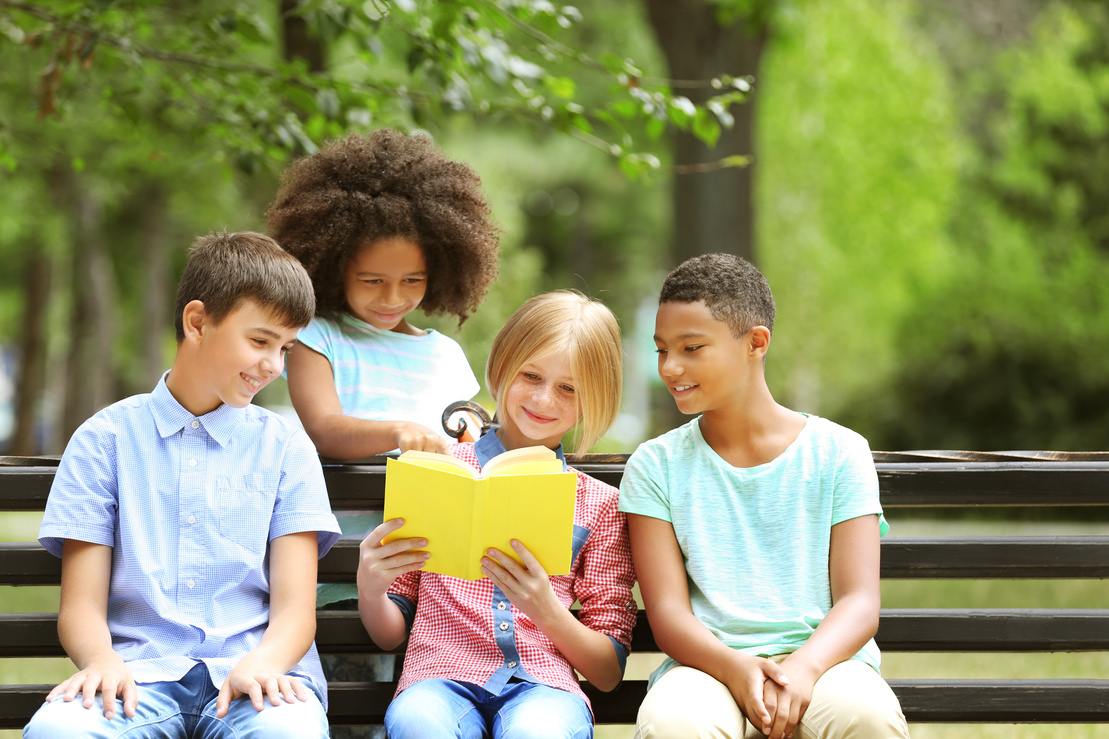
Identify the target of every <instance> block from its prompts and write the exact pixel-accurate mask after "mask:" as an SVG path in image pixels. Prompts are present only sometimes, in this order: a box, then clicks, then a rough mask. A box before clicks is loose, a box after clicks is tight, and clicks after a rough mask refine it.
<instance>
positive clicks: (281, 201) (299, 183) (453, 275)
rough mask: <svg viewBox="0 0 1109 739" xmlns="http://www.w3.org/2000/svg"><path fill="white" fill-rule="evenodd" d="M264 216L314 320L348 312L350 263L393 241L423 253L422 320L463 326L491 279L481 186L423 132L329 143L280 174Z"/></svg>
mask: <svg viewBox="0 0 1109 739" xmlns="http://www.w3.org/2000/svg"><path fill="white" fill-rule="evenodd" d="M266 219H267V221H268V223H269V228H270V232H271V234H272V236H273V237H274V239H275V240H276V241H277V243H279V244H280V245H281V246H282V247H283V248H284V249H285V250H286V251H288V252H289V253H290V254H292V255H293V256H295V257H296V258H297V259H299V260H300V262H301V264H303V265H304V268H305V269H306V270H307V271H308V274H309V276H310V277H311V278H312V285H313V286H314V288H315V291H316V314H317V315H321V314H325V313H331V312H337V311H345V310H347V303H346V297H345V295H344V291H343V277H344V274H345V272H346V268H347V264H348V263H349V262H350V260H351V259H352V258H353V257H354V256H355V254H357V253H358V250H359V248H361V247H362V246H364V245H366V244H373V243H375V242H377V241H380V240H382V239H386V238H390V237H395V236H399V237H403V238H406V239H411V240H412V241H415V242H416V243H417V244H419V246H420V248H421V249H422V250H423V253H424V259H425V260H426V261H427V274H428V281H427V292H426V293H425V295H424V299H423V301H422V302H421V303H420V309H421V310H423V311H424V312H425V313H428V314H433V315H444V314H448V315H454V316H457V317H458V321H459V324H461V323H462V322H463V321H465V320H466V318H467V317H468V316H469V315H470V314H471V313H472V312H473V311H474V310H476V309H477V307H478V305H479V304H480V303H481V301H482V300H483V299H484V298H485V293H486V292H487V291H488V290H489V286H490V285H491V284H492V283H493V280H495V279H496V277H497V253H498V247H499V238H498V235H499V229H498V227H497V226H496V224H495V223H494V222H493V220H492V218H491V215H490V209H489V205H488V203H487V202H486V200H485V196H484V194H483V193H482V191H481V179H480V178H479V177H478V176H477V173H475V172H474V170H473V169H471V168H470V167H469V166H468V165H466V164H463V163H461V162H456V161H452V160H450V159H448V158H447V157H446V156H444V154H443V153H442V151H440V150H439V149H438V148H437V147H436V146H435V144H434V143H433V142H432V141H431V139H430V138H429V137H427V136H424V135H418V134H417V135H406V134H404V133H402V132H400V131H394V130H389V129H382V130H378V131H374V132H373V133H372V134H370V135H369V136H362V135H359V134H356V133H351V134H348V135H347V136H345V137H343V138H340V139H335V140H333V141H330V142H328V143H327V144H326V145H324V146H323V148H321V149H320V150H319V151H318V152H316V153H315V154H312V155H311V156H307V157H305V158H303V159H300V160H299V161H297V162H294V163H293V164H292V165H290V166H289V167H288V169H286V170H285V172H284V173H282V175H281V189H280V190H279V191H278V193H277V198H276V199H275V200H274V202H273V203H272V204H271V205H270V207H269V209H268V210H267V212H266Z"/></svg>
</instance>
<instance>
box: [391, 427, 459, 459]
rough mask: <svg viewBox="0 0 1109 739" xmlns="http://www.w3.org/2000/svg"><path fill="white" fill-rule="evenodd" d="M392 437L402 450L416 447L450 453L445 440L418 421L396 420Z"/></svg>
mask: <svg viewBox="0 0 1109 739" xmlns="http://www.w3.org/2000/svg"><path fill="white" fill-rule="evenodd" d="M393 438H394V440H395V441H396V444H397V449H400V450H401V451H402V452H407V451H408V450H409V449H416V450H418V451H421V452H438V453H439V454H450V449H448V448H447V442H445V441H443V437H442V436H440V435H439V434H437V433H435V432H434V431H432V430H431V429H429V428H428V427H427V426H421V425H420V424H418V423H407V422H404V421H398V422H397V423H396V425H395V428H394V431H393Z"/></svg>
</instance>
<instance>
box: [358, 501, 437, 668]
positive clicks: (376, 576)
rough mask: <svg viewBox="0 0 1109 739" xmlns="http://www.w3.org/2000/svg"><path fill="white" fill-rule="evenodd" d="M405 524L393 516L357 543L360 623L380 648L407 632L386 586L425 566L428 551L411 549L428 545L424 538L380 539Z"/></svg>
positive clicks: (396, 641)
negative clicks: (389, 540)
mask: <svg viewBox="0 0 1109 739" xmlns="http://www.w3.org/2000/svg"><path fill="white" fill-rule="evenodd" d="M403 525H404V519H401V518H394V519H391V520H389V521H386V522H385V523H383V524H381V525H380V526H378V527H377V528H376V529H374V530H373V531H371V532H370V533H369V534H368V535H367V536H366V538H365V539H363V540H362V543H361V544H360V545H359V546H358V574H357V580H358V615H359V616H360V617H361V619H362V625H363V626H365V627H366V632H367V633H368V634H369V635H370V638H371V639H373V642H374V644H376V645H377V646H379V647H381V648H382V649H394V648H395V647H396V646H397V645H398V644H400V643H401V642H403V641H404V638H405V637H406V636H407V635H408V634H407V632H408V626H407V624H405V621H404V614H403V613H402V612H401V610H400V608H398V607H397V605H396V604H395V603H393V601H392V600H390V599H389V596H388V592H389V586H390V585H392V584H393V581H394V580H396V579H397V578H398V577H400V576H401V575H403V574H405V573H406V572H413V571H415V570H418V569H420V568H421V567H423V566H424V563H425V562H427V559H428V557H429V556H430V555H429V554H428V553H427V552H417V551H412V550H414V549H419V548H420V547H426V546H427V539H398V540H396V541H392V542H389V543H388V544H382V543H381V540H382V539H384V538H385V537H386V536H388V535H389V534H391V533H393V532H394V531H396V530H397V529H399V528H400V527H401V526H403Z"/></svg>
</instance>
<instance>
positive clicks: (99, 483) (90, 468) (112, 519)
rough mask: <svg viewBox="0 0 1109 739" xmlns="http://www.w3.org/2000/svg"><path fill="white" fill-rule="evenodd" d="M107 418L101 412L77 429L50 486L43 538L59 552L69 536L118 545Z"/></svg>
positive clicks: (113, 458) (44, 544) (42, 541)
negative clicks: (116, 541)
mask: <svg viewBox="0 0 1109 739" xmlns="http://www.w3.org/2000/svg"><path fill="white" fill-rule="evenodd" d="M107 426H108V422H107V421H106V420H105V419H103V418H101V417H98V416H94V417H93V418H90V419H89V420H87V421H85V422H84V423H83V424H81V426H80V427H79V428H78V429H77V431H76V432H74V434H73V436H72V437H71V438H70V440H69V443H68V444H66V448H65V453H64V454H63V455H62V460H61V462H60V463H59V464H58V471H57V472H56V473H55V475H54V481H53V483H52V484H51V486H50V496H49V497H48V498H47V500H46V512H45V513H44V514H43V517H42V526H41V527H40V528H39V536H38V539H39V543H40V544H41V545H42V547H43V548H44V549H46V551H48V552H50V553H51V554H53V555H54V556H56V557H60V556H62V542H63V540H65V539H74V540H76V541H87V542H91V543H93V544H104V545H106V546H110V547H111V546H115V525H116V518H117V510H118V506H119V496H118V486H117V484H116V452H115V445H114V443H113V435H112V433H111V429H110V428H108V427H107Z"/></svg>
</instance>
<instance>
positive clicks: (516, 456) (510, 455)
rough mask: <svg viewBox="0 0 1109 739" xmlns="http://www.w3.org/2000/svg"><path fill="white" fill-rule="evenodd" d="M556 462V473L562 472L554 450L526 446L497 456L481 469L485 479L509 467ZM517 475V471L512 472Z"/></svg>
mask: <svg viewBox="0 0 1109 739" xmlns="http://www.w3.org/2000/svg"><path fill="white" fill-rule="evenodd" d="M552 460H553V461H554V462H556V463H557V468H556V469H555V471H561V470H562V463H561V462H559V461H558V456H557V455H556V454H555V453H554V451H553V450H551V449H548V448H547V447H545V446H525V447H520V448H519V449H512V450H511V451H507V452H501V453H500V454H498V455H497V456H495V457H493V458H492V459H490V460H489V461H488V462H486V463H485V466H484V467H482V468H481V474H482V476H483V477H488V476H490V475H492V474H494V473H496V472H497V471H498V470H500V469H503V468H505V467H508V466H509V465H516V464H521V463H524V462H535V461H548V462H549V461H552ZM512 474H515V470H513V471H512Z"/></svg>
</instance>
